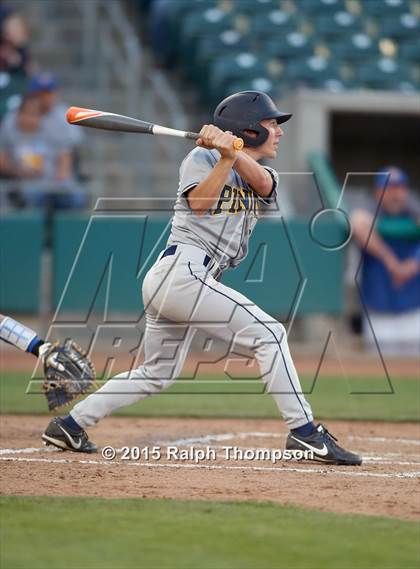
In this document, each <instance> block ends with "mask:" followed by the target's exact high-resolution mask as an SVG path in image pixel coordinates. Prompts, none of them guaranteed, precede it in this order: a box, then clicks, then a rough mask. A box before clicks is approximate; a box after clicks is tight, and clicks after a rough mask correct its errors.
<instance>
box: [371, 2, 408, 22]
mask: <svg viewBox="0 0 420 569" xmlns="http://www.w3.org/2000/svg"><path fill="white" fill-rule="evenodd" d="M362 8H363V15H364V16H375V17H379V18H384V17H385V18H386V17H391V18H394V17H398V16H400V15H401V14H404V13H405V12H409V11H410V5H409V3H408V2H407V0H368V2H362Z"/></svg>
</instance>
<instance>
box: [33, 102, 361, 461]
mask: <svg viewBox="0 0 420 569" xmlns="http://www.w3.org/2000/svg"><path fill="white" fill-rule="evenodd" d="M290 117H291V115H290V114H286V113H282V112H280V111H279V110H278V109H277V107H276V105H275V104H274V102H273V101H272V100H271V99H270V97H268V96H267V95H266V94H265V93H262V92H258V91H245V92H240V93H236V94H234V95H231V96H230V97H228V98H226V99H225V100H223V101H222V102H221V103H220V104H219V105H218V106H217V108H216V110H215V112H214V124H210V125H204V126H203V128H202V129H201V131H200V138H199V139H198V140H197V142H196V144H197V148H195V149H194V150H192V151H191V152H190V153H189V154H188V155H187V156H186V158H185V159H184V161H183V162H182V164H181V168H180V179H179V188H178V195H177V200H176V204H175V209H174V215H173V219H172V230H171V234H170V237H169V240H168V243H167V246H166V248H165V249H164V250H163V251H161V253H160V254H159V256H158V258H157V259H156V262H155V264H154V265H153V266H152V268H151V269H150V270H149V272H148V273H147V275H146V277H145V279H144V282H143V287H142V292H143V300H144V306H145V310H146V330H145V337H144V352H145V359H144V363H143V364H142V365H141V366H140V367H139V368H138V369H135V370H131V371H129V372H125V373H121V374H119V375H117V376H116V377H114V378H113V379H110V380H109V381H108V382H107V383H106V384H105V385H104V386H103V387H101V388H100V389H99V390H98V391H96V392H95V393H94V394H92V395H90V396H89V397H87V398H86V399H85V400H84V401H81V402H80V403H78V404H77V405H75V406H74V407H73V409H72V411H71V412H70V414H69V415H68V416H66V417H64V418H59V417H56V418H54V419H53V420H52V421H51V422H50V423H49V425H48V427H47V429H46V431H45V433H44V434H43V435H42V438H43V440H44V441H45V442H46V443H47V444H51V445H55V446H57V447H59V448H62V449H65V450H72V451H78V452H86V453H90V452H95V451H96V450H97V448H96V446H95V445H94V444H93V443H92V442H91V441H89V439H88V436H87V434H86V432H85V429H86V428H87V427H90V426H92V425H94V424H96V423H97V422H98V421H99V420H101V419H102V418H103V417H106V416H107V415H110V414H111V413H113V412H114V411H116V410H117V409H120V408H121V407H125V406H127V405H131V404H133V403H135V402H137V401H139V400H141V399H144V398H146V397H148V396H150V395H153V394H155V393H159V392H160V391H162V390H163V389H165V388H167V387H169V386H170V385H171V384H172V383H173V382H174V381H175V380H176V378H177V376H178V375H179V374H180V372H181V369H182V366H183V364H184V361H185V358H186V356H187V354H188V351H189V348H190V345H191V341H192V338H193V336H194V332H195V329H196V328H198V327H201V328H203V327H205V328H206V329H207V330H208V331H211V332H212V333H213V334H214V336H216V337H218V338H219V339H222V340H224V341H226V342H229V344H230V345H231V346H235V349H236V348H246V349H249V350H252V352H253V353H254V355H255V358H256V359H257V361H258V363H259V366H260V370H261V377H262V381H263V382H264V383H265V385H266V390H267V392H268V393H270V394H271V395H272V396H273V398H274V400H275V402H276V404H277V406H278V408H279V411H280V413H281V414H282V416H283V418H284V420H285V421H286V423H287V425H288V427H289V429H290V433H289V435H288V437H287V442H286V448H287V449H289V450H300V451H302V450H310V451H313V457H314V459H315V460H319V461H323V462H326V463H331V464H345V465H359V464H361V462H362V460H361V458H360V457H359V456H357V455H356V454H353V453H351V452H349V451H347V450H345V449H343V448H342V447H340V446H339V445H338V444H337V442H336V439H335V438H334V437H333V436H332V435H331V434H330V433H329V432H328V431H327V429H326V428H325V427H324V426H323V425H321V424H319V425H316V424H315V423H314V421H313V415H312V410H311V407H310V405H309V403H308V402H307V401H306V399H305V397H304V396H303V394H302V389H301V386H300V382H299V378H298V375H297V372H296V369H295V366H294V364H293V361H292V358H291V355H290V352H289V347H288V344H287V337H286V331H285V328H284V327H283V325H282V324H280V323H279V322H277V321H276V320H274V319H273V318H272V317H271V316H269V315H268V314H266V313H265V312H264V311H263V310H262V309H261V308H259V307H258V306H256V305H255V304H254V303H253V302H252V301H251V300H249V299H248V298H246V297H245V296H243V295H242V294H240V293H239V292H237V291H236V290H233V289H232V288H229V287H227V286H225V285H224V284H222V283H221V282H220V276H221V274H222V273H223V272H224V271H225V270H227V269H229V268H231V267H235V266H237V265H238V264H239V263H240V262H241V261H242V260H243V259H244V258H245V257H246V255H247V251H248V242H249V239H250V236H251V233H252V231H253V229H254V227H255V224H256V222H257V219H258V217H259V211H260V210H261V209H262V208H264V207H270V204H274V203H275V200H276V192H277V186H278V175H277V173H276V172H275V171H274V170H273V169H272V168H269V167H267V166H262V165H260V164H259V162H260V160H262V159H270V158H271V159H272V158H275V157H276V155H277V150H278V146H279V143H280V139H281V137H282V135H283V131H282V128H281V124H282V123H284V122H286V121H288V120H289V119H290ZM238 137H239V138H241V139H242V140H243V141H244V148H243V150H237V149H236V148H235V145H234V141H235V140H236V139H237V138H238Z"/></svg>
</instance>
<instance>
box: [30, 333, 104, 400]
mask: <svg viewBox="0 0 420 569" xmlns="http://www.w3.org/2000/svg"><path fill="white" fill-rule="evenodd" d="M39 355H40V358H41V361H42V363H43V364H44V374H45V381H44V383H43V386H42V387H43V389H44V392H45V396H46V398H47V402H48V409H49V410H50V411H53V410H54V409H57V408H58V407H62V406H63V405H67V403H70V401H72V400H73V399H76V398H77V397H79V395H82V394H83V393H86V391H88V390H89V388H90V387H91V386H92V385H93V384H94V381H95V377H96V373H95V368H94V366H93V364H92V362H91V361H90V359H89V358H88V356H87V355H86V354H85V353H84V352H83V350H82V349H81V348H80V347H79V346H78V345H77V344H76V343H75V342H73V340H66V341H65V342H64V344H62V345H60V344H59V342H55V343H54V344H51V343H48V342H47V343H45V344H43V345H42V346H41V347H40V349H39Z"/></svg>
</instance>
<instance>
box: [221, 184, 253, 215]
mask: <svg viewBox="0 0 420 569" xmlns="http://www.w3.org/2000/svg"><path fill="white" fill-rule="evenodd" d="M258 208H259V205H258V199H257V196H256V195H255V192H254V191H253V190H251V189H249V188H243V187H241V188H237V187H235V186H233V187H231V186H228V185H226V186H225V187H224V188H223V190H222V191H221V193H220V198H219V201H218V202H217V206H216V207H215V209H213V210H211V214H212V215H218V214H220V213H222V212H223V213H232V214H235V213H240V212H241V211H252V212H254V213H257V211H258Z"/></svg>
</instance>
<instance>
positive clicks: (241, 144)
mask: <svg viewBox="0 0 420 569" xmlns="http://www.w3.org/2000/svg"><path fill="white" fill-rule="evenodd" d="M243 147H244V141H243V140H242V138H235V140H234V141H233V148H234V149H235V150H242V148H243Z"/></svg>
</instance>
